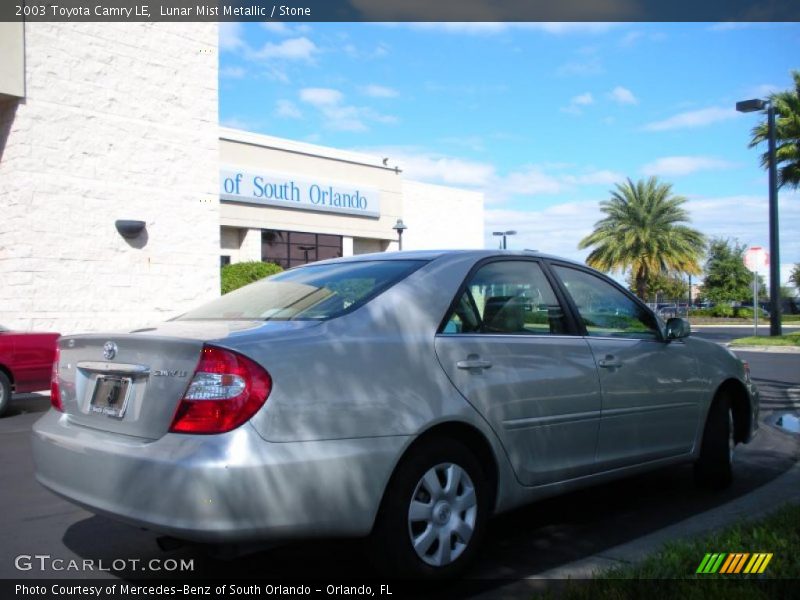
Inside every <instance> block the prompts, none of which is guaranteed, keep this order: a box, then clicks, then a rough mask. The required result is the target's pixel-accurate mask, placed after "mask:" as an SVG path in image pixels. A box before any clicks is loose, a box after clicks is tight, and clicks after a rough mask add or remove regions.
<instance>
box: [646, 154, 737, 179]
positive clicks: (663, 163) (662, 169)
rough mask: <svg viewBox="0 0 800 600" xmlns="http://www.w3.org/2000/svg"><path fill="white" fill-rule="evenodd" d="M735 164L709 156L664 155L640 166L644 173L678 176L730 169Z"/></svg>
mask: <svg viewBox="0 0 800 600" xmlns="http://www.w3.org/2000/svg"><path fill="white" fill-rule="evenodd" d="M735 166H736V164H735V163H732V162H729V161H726V160H721V159H719V158H713V157H711V156H666V157H664V158H659V159H658V160H654V161H653V162H650V163H647V164H646V165H644V166H643V167H642V173H644V174H645V175H648V176H649V175H660V176H672V177H675V176H680V175H689V174H690V173H696V172H698V171H716V170H720V169H731V168H733V167H735Z"/></svg>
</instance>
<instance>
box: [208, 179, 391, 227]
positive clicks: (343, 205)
mask: <svg viewBox="0 0 800 600" xmlns="http://www.w3.org/2000/svg"><path fill="white" fill-rule="evenodd" d="M219 180H220V191H219V197H220V198H221V199H222V200H228V201H230V202H246V203H248V204H265V205H267V206H281V207H285V208H299V209H302V210H321V211H325V212H333V213H342V214H347V215H358V216H362V217H380V192H378V190H376V189H375V188H367V187H363V186H352V185H348V184H344V183H338V182H331V181H324V180H317V179H305V178H303V177H296V176H294V175H286V174H281V173H274V172H270V171H262V170H258V171H251V170H247V169H235V168H229V167H223V168H222V169H220V177H219Z"/></svg>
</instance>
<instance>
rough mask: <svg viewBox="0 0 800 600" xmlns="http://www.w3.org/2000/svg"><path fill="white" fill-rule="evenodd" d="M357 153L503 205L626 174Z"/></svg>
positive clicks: (420, 152)
mask: <svg viewBox="0 0 800 600" xmlns="http://www.w3.org/2000/svg"><path fill="white" fill-rule="evenodd" d="M356 150H358V151H361V152H367V153H369V154H374V155H376V156H382V157H388V158H389V165H390V166H395V165H397V166H398V167H399V168H400V169H402V170H403V172H404V173H405V175H406V176H407V177H408V178H409V179H412V180H413V179H415V180H419V181H425V182H428V183H438V184H443V185H453V186H463V187H468V188H476V189H478V190H480V191H483V192H484V194H485V197H486V203H487V204H497V203H502V202H504V201H506V200H508V199H510V198H521V197H532V196H554V195H557V194H562V193H565V192H574V191H575V190H577V189H579V188H580V187H583V186H597V185H603V186H610V185H613V184H614V183H616V182H618V181H624V179H625V177H624V175H622V174H620V173H616V172H614V171H610V170H602V169H595V168H589V169H578V168H576V167H575V166H574V165H569V164H547V163H543V164H534V165H525V166H522V167H520V168H519V169H516V170H514V171H511V172H509V173H506V174H500V173H498V172H497V170H496V168H495V166H494V164H492V163H490V162H481V161H474V160H465V159H462V158H457V157H454V156H447V155H444V154H437V153H431V152H427V151H425V150H424V149H421V148H417V147H408V146H394V147H393V146H388V147H377V148H376V147H367V148H357V149H356Z"/></svg>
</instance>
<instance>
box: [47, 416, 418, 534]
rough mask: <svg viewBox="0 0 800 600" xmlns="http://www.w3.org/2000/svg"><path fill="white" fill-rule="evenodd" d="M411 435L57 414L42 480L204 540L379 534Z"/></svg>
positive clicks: (158, 527) (134, 519) (131, 517)
mask: <svg viewBox="0 0 800 600" xmlns="http://www.w3.org/2000/svg"><path fill="white" fill-rule="evenodd" d="M407 442H408V438H407V437H405V436H392V437H380V438H361V439H347V440H324V441H313V442H286V443H270V442H266V441H264V440H263V439H262V438H261V437H260V436H259V435H258V434H257V432H256V431H255V429H253V428H252V427H251V426H250V425H249V424H245V425H243V426H242V427H239V428H238V429H236V430H234V431H231V432H229V433H226V434H220V435H206V436H199V435H180V434H167V435H165V436H164V437H162V438H161V439H159V440H154V441H149V440H143V439H140V438H133V437H127V436H121V435H119V434H114V433H107V432H103V431H97V430H93V429H88V428H86V427H84V426H80V425H75V424H73V423H70V421H69V417H68V416H67V415H63V414H61V413H58V412H56V411H53V410H51V411H49V412H48V413H47V414H46V415H45V416H43V417H42V418H41V419H40V420H39V421H38V422H37V423H36V424H35V425H34V428H33V456H34V461H35V463H36V478H37V479H38V481H39V482H40V483H42V484H43V485H44V486H45V487H47V488H49V489H51V490H52V491H54V492H56V493H57V494H59V495H61V496H63V497H65V498H67V499H68V500H70V501H72V502H74V503H76V504H78V505H81V506H83V507H85V508H87V509H88V510H90V511H92V512H95V513H99V514H105V515H108V516H110V517H113V518H116V519H119V520H123V521H126V522H129V523H131V524H134V525H137V526H140V527H145V528H147V529H152V530H154V531H157V532H161V533H165V534H168V535H172V536H174V537H178V538H182V539H188V540H194V541H199V542H239V541H256V540H282V539H292V538H296V537H320V536H339V535H342V536H358V535H365V534H367V533H369V531H370V529H371V528H372V524H373V521H374V518H375V514H376V513H377V509H378V506H379V504H380V501H381V497H382V494H383V490H384V487H385V485H386V482H387V481H388V479H389V476H390V475H391V472H392V470H393V468H394V465H395V463H396V461H397V460H398V458H399V456H400V454H401V453H402V451H403V449H404V448H405V445H406V444H407Z"/></svg>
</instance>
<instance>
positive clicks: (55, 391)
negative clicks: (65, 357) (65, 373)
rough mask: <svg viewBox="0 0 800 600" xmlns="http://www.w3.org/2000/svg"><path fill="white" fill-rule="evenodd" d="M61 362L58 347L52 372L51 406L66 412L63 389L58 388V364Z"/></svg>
mask: <svg viewBox="0 0 800 600" xmlns="http://www.w3.org/2000/svg"><path fill="white" fill-rule="evenodd" d="M60 360H61V350H60V349H59V348H58V346H56V356H55V358H54V360H53V370H52V371H51V372H50V404H51V405H52V407H53V408H55V409H56V410H58V411H60V412H64V406H63V405H62V404H61V389H60V388H59V387H58V363H59V362H60Z"/></svg>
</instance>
